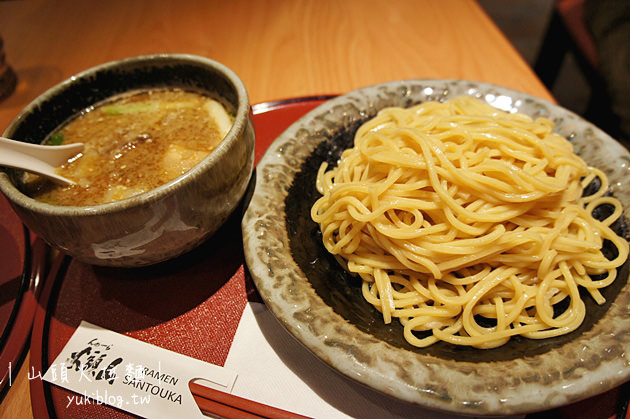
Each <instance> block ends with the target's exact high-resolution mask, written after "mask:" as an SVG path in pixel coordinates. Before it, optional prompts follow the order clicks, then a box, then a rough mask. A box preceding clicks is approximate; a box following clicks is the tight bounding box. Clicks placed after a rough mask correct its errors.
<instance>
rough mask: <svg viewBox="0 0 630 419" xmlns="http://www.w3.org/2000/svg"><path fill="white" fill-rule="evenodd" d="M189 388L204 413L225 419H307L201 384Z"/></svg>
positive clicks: (193, 384)
mask: <svg viewBox="0 0 630 419" xmlns="http://www.w3.org/2000/svg"><path fill="white" fill-rule="evenodd" d="M189 387H190V391H191V392H192V394H193V397H194V398H195V401H196V402H197V405H198V406H199V408H200V409H201V411H202V412H204V413H209V414H214V415H218V416H220V417H222V418H225V419H237V418H238V419H241V418H244V419H258V418H269V419H307V417H306V416H302V415H298V414H296V413H292V412H288V411H286V410H282V409H278V408H276V407H272V406H267V405H265V404H262V403H258V402H255V401H253V400H247V399H244V398H242V397H238V396H235V395H233V394H229V393H225V392H223V391H219V390H215V389H212V388H210V387H206V386H203V385H201V384H196V383H189Z"/></svg>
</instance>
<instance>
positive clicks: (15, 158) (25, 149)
mask: <svg viewBox="0 0 630 419" xmlns="http://www.w3.org/2000/svg"><path fill="white" fill-rule="evenodd" d="M81 150H83V144H68V145H60V146H48V145H37V144H29V143H23V142H19V141H14V140H9V139H7V138H4V137H0V166H5V167H12V168H15V169H22V170H25V171H27V172H31V173H35V174H38V175H41V176H45V177H47V178H49V179H51V180H53V181H55V182H57V183H61V184H63V185H69V184H73V183H74V182H73V181H71V180H70V179H66V178H64V177H62V176H59V175H58V174H57V173H56V172H55V168H56V167H58V166H61V165H62V164H63V163H65V162H66V161H68V159H69V158H71V157H73V156H75V155H77V154H78V153H80V152H81Z"/></svg>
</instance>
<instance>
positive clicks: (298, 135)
mask: <svg viewBox="0 0 630 419" xmlns="http://www.w3.org/2000/svg"><path fill="white" fill-rule="evenodd" d="M460 95H471V96H475V97H478V98H480V99H482V100H484V101H486V102H488V103H491V104H492V105H494V106H496V107H499V108H501V109H504V110H507V111H513V110H519V111H521V112H523V113H526V114H529V115H531V116H533V117H537V116H545V117H548V118H550V119H551V120H553V121H554V122H555V124H556V125H555V130H556V131H557V132H559V133H561V134H562V135H564V136H566V137H567V138H569V139H570V140H571V141H572V142H573V144H574V146H575V150H576V152H577V153H578V154H580V155H581V156H582V157H583V158H584V159H585V160H586V161H587V163H589V164H591V165H593V166H596V167H599V168H601V169H603V170H604V171H605V172H606V174H607V175H608V177H609V179H610V181H611V189H612V191H613V193H614V194H615V195H616V196H617V198H619V199H620V200H621V201H622V203H623V204H624V211H625V217H626V218H627V217H628V216H629V215H630V176H628V175H629V173H628V171H629V170H630V169H629V167H630V165H629V163H630V155H629V154H628V152H627V150H625V149H624V148H623V147H622V146H621V145H619V144H618V143H617V142H616V141H615V140H614V139H612V138H610V137H609V136H608V135H606V134H605V133H604V132H602V131H601V130H599V129H598V128H596V127H594V126H593V125H592V124H590V123H588V122H586V121H584V120H583V119H581V118H580V117H578V116H577V115H575V114H573V113H571V112H569V111H567V110H565V109H563V108H561V107H559V106H556V105H554V104H552V103H550V102H547V101H543V100H541V99H538V98H535V97H532V96H530V95H527V94H524V93H520V92H517V91H513V90H510V89H506V88H502V87H498V86H493V85H488V84H484V83H477V82H471V81H461V80H409V81H397V82H390V83H384V84H380V85H376V86H370V87H366V88H362V89H358V90H356V91H353V92H350V93H348V94H346V95H343V96H340V97H337V98H335V99H332V100H330V101H328V102H326V103H324V104H323V105H321V106H319V107H318V108H316V109H315V110H313V111H311V112H310V113H308V114H307V115H305V116H304V117H303V118H301V119H300V120H299V121H297V122H296V123H294V124H293V125H292V126H291V127H289V128H288V129H287V130H286V131H285V132H284V133H283V134H282V135H280V136H279V137H278V138H277V139H276V140H275V142H274V143H273V144H272V146H271V147H270V148H269V149H268V151H267V152H266V154H265V155H264V156H263V158H262V160H261V161H260V163H259V165H258V166H257V169H256V185H255V190H254V193H253V197H252V199H251V201H250V203H249V206H248V208H247V210H246V213H245V216H244V219H243V222H242V230H243V240H244V249H245V257H246V261H247V266H248V268H249V270H250V272H251V275H252V277H253V279H254V282H255V284H256V286H257V288H258V290H259V291H260V294H261V296H262V297H263V299H264V301H265V303H266V304H267V306H268V307H269V308H270V309H271V311H272V312H273V313H274V314H275V315H276V317H277V318H278V319H279V320H280V321H281V323H282V324H283V325H284V326H285V327H286V328H287V330H288V331H289V332H290V333H291V334H293V335H294V336H295V337H296V338H297V339H298V340H299V341H301V342H302V343H303V344H304V345H305V346H307V347H308V348H309V349H310V350H311V351H312V352H314V353H315V354H316V355H317V356H318V357H320V358H321V359H322V360H324V361H325V362H326V363H328V364H329V365H330V366H331V367H333V368H334V369H336V370H338V371H339V372H341V373H342V374H344V375H346V376H348V377H350V378H353V379H355V380H357V381H358V382H361V383H363V384H365V385H368V386H370V387H372V388H374V389H377V390H379V391H381V392H384V393H386V394H389V395H391V396H394V397H397V398H399V399H401V400H406V401H409V402H413V403H417V404H420V405H422V406H424V407H428V408H433V409H437V410H442V411H447V412H453V413H459V414H466V415H511V414H523V413H528V412H534V411H539V410H544V409H550V408H553V407H557V406H561V405H564V404H568V403H571V402H574V401H578V400H581V399H584V398H587V397H589V396H593V395H596V394H599V393H601V392H604V391H606V390H608V389H611V388H613V387H615V386H617V385H620V384H621V383H623V382H625V381H627V380H628V379H629V378H630V363H629V361H628V359H627V355H626V354H627V353H628V352H629V351H630V321H629V320H630V289H629V286H630V285H628V283H627V278H628V267H627V263H626V265H625V266H624V267H623V268H622V269H621V270H620V273H621V275H620V277H619V278H618V279H617V281H616V282H615V283H614V285H612V286H610V287H609V288H608V289H606V290H605V296H606V298H607V302H606V304H604V305H602V306H597V305H596V304H595V303H594V302H592V301H591V302H590V303H588V304H587V305H588V307H587V310H588V317H587V319H586V320H585V322H584V324H583V325H582V327H580V328H579V329H578V330H576V331H575V332H573V333H571V334H569V335H566V336H563V337H559V338H553V339H547V340H544V341H534V340H529V339H525V338H518V339H512V340H511V341H510V342H509V344H506V345H504V346H503V347H500V348H497V349H492V350H478V349H474V348H459V347H457V348H456V347H453V346H451V345H448V344H445V343H440V344H435V345H433V346H431V347H429V348H425V349H419V348H414V347H412V346H410V345H409V344H407V343H406V342H405V341H404V339H403V338H402V337H401V327H400V325H398V324H397V323H396V322H393V323H392V324H390V325H384V324H383V323H382V319H381V316H380V314H379V313H378V312H376V310H374V309H373V308H372V307H371V306H370V305H369V304H367V303H366V302H364V301H363V297H362V296H361V294H360V283H358V282H357V280H356V279H354V278H353V277H351V276H350V275H348V274H347V273H346V272H345V271H344V270H343V269H341V267H340V266H339V264H337V263H336V261H335V260H334V258H332V257H331V256H330V255H328V253H327V252H326V250H325V249H324V248H323V245H322V244H321V240H320V239H319V232H318V226H317V225H316V224H315V223H313V222H312V221H311V219H310V214H309V211H310V207H311V205H312V203H313V202H314V200H315V199H316V198H317V196H318V194H317V192H316V190H315V187H314V178H315V172H316V170H317V168H318V167H319V165H320V163H321V162H322V161H324V160H327V161H329V162H332V163H334V162H335V161H336V160H337V159H338V158H339V155H340V153H341V151H343V149H345V148H347V147H349V146H351V144H352V137H353V134H354V131H355V130H356V129H357V127H358V126H359V125H360V124H361V123H362V122H364V121H365V120H366V119H368V118H370V117H372V116H373V115H375V114H376V112H377V111H378V110H380V109H382V108H384V107H387V106H405V107H406V106H410V105H413V104H416V103H420V102H424V101H427V100H444V99H447V98H449V97H454V96H460Z"/></svg>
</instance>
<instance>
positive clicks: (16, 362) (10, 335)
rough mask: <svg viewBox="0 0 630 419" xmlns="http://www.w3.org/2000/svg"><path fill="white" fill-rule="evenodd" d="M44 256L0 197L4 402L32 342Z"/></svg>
mask: <svg viewBox="0 0 630 419" xmlns="http://www.w3.org/2000/svg"><path fill="white" fill-rule="evenodd" d="M31 240H34V242H33V243H31ZM44 254H45V245H44V244H43V242H41V241H40V240H35V238H34V237H32V236H31V234H30V233H29V231H28V230H27V229H26V227H24V225H23V224H22V221H21V220H20V218H19V217H18V216H17V214H16V213H15V212H14V211H13V209H12V208H11V206H10V204H9V202H8V200H7V199H6V198H5V197H4V195H2V194H0V401H1V400H2V399H3V398H4V396H5V395H6V393H7V392H8V390H9V388H10V387H11V384H12V382H13V379H14V378H15V374H16V373H17V372H18V370H19V369H20V366H21V363H22V359H23V356H24V354H25V350H26V348H27V344H28V342H29V338H30V331H31V324H32V322H33V316H34V314H35V308H36V294H37V290H38V284H39V275H40V274H41V271H40V268H42V267H43V266H44V263H43V256H44ZM34 261H35V262H36V263H35V264H34V263H33V262H34Z"/></svg>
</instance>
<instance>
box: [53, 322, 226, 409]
mask: <svg viewBox="0 0 630 419" xmlns="http://www.w3.org/2000/svg"><path fill="white" fill-rule="evenodd" d="M43 379H44V380H46V381H48V382H50V383H52V384H55V385H58V386H61V387H64V388H66V389H68V390H71V391H74V392H76V393H77V394H76V395H74V397H75V398H76V399H74V400H73V399H72V398H71V397H70V396H68V406H70V405H71V404H72V403H77V401H79V399H81V402H83V403H86V402H87V400H88V399H89V400H90V403H94V404H107V405H110V406H113V407H116V408H119V409H121V410H125V411H127V412H130V413H133V414H135V415H139V416H143V417H150V418H172V417H186V418H193V417H203V414H202V413H201V410H199V408H198V407H197V403H196V402H195V400H194V398H193V396H192V394H191V392H190V389H189V387H188V383H189V382H190V381H191V380H197V382H198V383H199V384H203V385H205V386H208V387H212V388H214V389H217V390H221V391H225V392H228V393H229V392H231V390H232V387H233V385H234V381H235V380H236V373H235V372H233V371H230V370H228V369H226V368H223V367H220V366H217V365H213V364H209V363H207V362H203V361H200V360H198V359H194V358H190V357H187V356H184V355H181V354H178V353H176V352H173V351H169V350H167V349H163V348H160V347H157V346H154V345H151V344H148V343H146V342H142V341H140V340H137V339H133V338H130V337H128V336H125V335H121V334H119V333H116V332H113V331H111V330H107V329H103V328H101V327H98V326H95V325H93V324H90V323H88V322H81V324H80V325H79V327H78V328H77V330H76V331H75V332H74V334H73V335H72V337H71V338H70V340H69V341H68V343H67V344H66V346H65V347H64V348H63V350H62V351H61V353H60V354H59V356H57V358H56V359H55V361H54V363H53V364H52V365H51V366H50V368H49V369H48V371H46V374H44V377H43ZM77 404H78V403H77Z"/></svg>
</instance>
